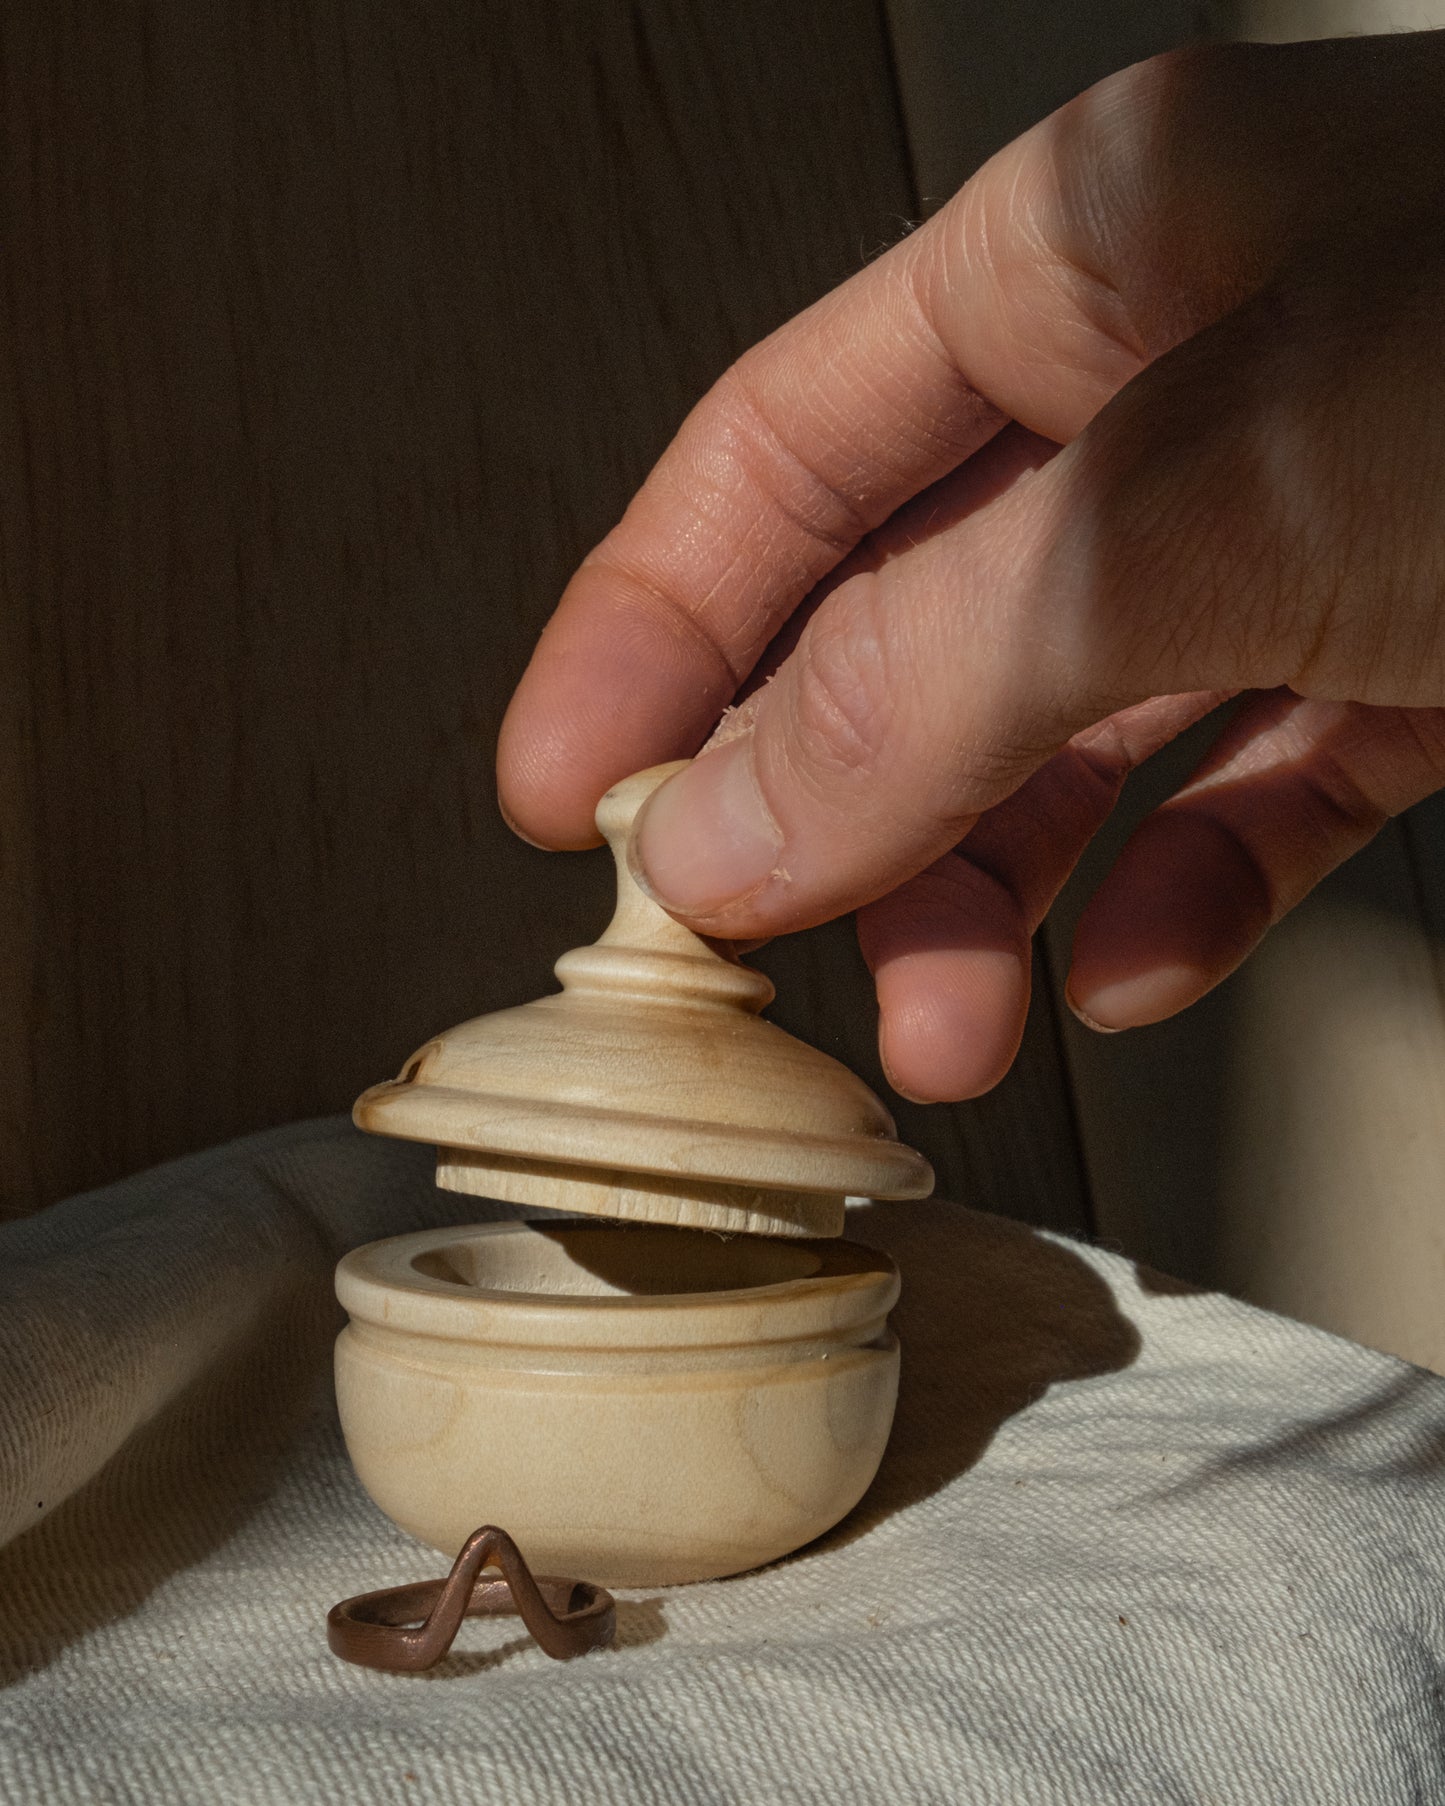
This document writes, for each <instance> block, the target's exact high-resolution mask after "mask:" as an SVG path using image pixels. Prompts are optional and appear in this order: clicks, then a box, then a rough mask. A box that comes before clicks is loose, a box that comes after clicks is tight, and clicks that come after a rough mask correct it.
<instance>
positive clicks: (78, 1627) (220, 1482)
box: [0, 1283, 342, 1687]
mask: <svg viewBox="0 0 1445 1806" xmlns="http://www.w3.org/2000/svg"><path fill="white" fill-rule="evenodd" d="M341 1322H342V1318H341V1317H340V1314H339V1312H338V1311H337V1309H336V1307H335V1305H334V1304H333V1302H332V1301H331V1299H330V1298H329V1297H325V1296H323V1295H321V1294H320V1293H319V1292H318V1291H317V1289H316V1288H315V1286H314V1285H311V1284H310V1283H305V1284H299V1285H298V1286H297V1287H296V1288H294V1289H293V1290H291V1291H289V1292H287V1293H285V1294H283V1295H282V1296H281V1297H280V1298H279V1299H277V1300H274V1301H273V1302H272V1305H271V1307H270V1308H268V1309H267V1310H266V1311H265V1312H263V1313H261V1314H260V1315H259V1317H258V1320H257V1322H256V1323H255V1324H254V1325H253V1326H252V1328H251V1331H250V1332H249V1334H248V1335H247V1337H246V1338H245V1340H244V1341H243V1342H241V1343H239V1344H238V1345H236V1346H235V1347H233V1348H232V1349H231V1351H230V1352H229V1353H228V1355H227V1357H226V1358H225V1359H223V1360H217V1361H216V1362H215V1363H214V1364H213V1365H211V1366H209V1367H208V1368H207V1369H206V1370H205V1372H204V1373H203V1374H202V1375H201V1376H200V1377H199V1378H198V1379H197V1380H195V1381H193V1383H192V1384H191V1385H190V1386H189V1387H188V1388H187V1389H186V1390H185V1391H184V1392H182V1393H181V1394H180V1395H179V1396H177V1397H176V1398H174V1399H172V1400H171V1402H170V1403H169V1404H168V1405H167V1406H166V1407H165V1409H164V1410H162V1411H161V1412H159V1413H158V1415H157V1416H156V1417H154V1418H153V1419H152V1420H151V1421H150V1422H149V1423H148V1424H146V1425H145V1426H144V1428H143V1429H141V1430H139V1431H137V1432H136V1433H135V1434H134V1435H133V1436H132V1437H131V1438H130V1439H129V1441H128V1442H127V1443H126V1445H125V1447H124V1448H123V1449H122V1450H121V1451H120V1452H119V1453H118V1454H117V1455H115V1456H114V1457H113V1458H112V1459H111V1460H110V1461H109V1462H108V1463H107V1464H106V1465H105V1466H104V1467H103V1468H102V1469H101V1470H100V1472H99V1473H97V1474H96V1475H95V1476H94V1478H93V1479H91V1480H90V1481H89V1482H88V1483H87V1484H86V1485H85V1486H83V1487H82V1488H81V1489H80V1490H79V1491H78V1492H76V1493H74V1494H73V1495H72V1496H71V1497H70V1498H68V1499H67V1500H65V1502H64V1503H63V1504H61V1505H58V1506H57V1507H56V1508H55V1510H54V1511H52V1512H51V1513H50V1514H49V1516H48V1517H46V1518H44V1519H43V1520H42V1521H41V1522H40V1523H39V1524H37V1525H36V1526H35V1528H34V1529H33V1530H29V1531H26V1532H24V1533H23V1534H22V1535H20V1536H18V1537H16V1538H15V1539H14V1541H13V1542H11V1543H8V1544H7V1545H6V1546H5V1547H4V1548H3V1549H0V1598H3V1599H4V1600H5V1602H6V1609H5V1611H4V1613H3V1616H0V1687H4V1686H8V1685H11V1684H13V1683H14V1682H15V1681H18V1680H20V1679H22V1678H23V1677H24V1676H25V1675H27V1674H29V1673H33V1672H34V1671H35V1670H36V1669H39V1668H43V1667H45V1666H47V1665H48V1664H49V1663H50V1662H52V1661H53V1660H54V1659H55V1658H56V1656H58V1655H59V1654H60V1653H61V1652H62V1651H63V1650H64V1649H65V1648H66V1646H67V1645H69V1644H71V1643H73V1642H75V1641H77V1640H78V1639H79V1638H81V1637H84V1636H85V1635H86V1634H87V1633H88V1632H90V1631H93V1630H95V1629H97V1628H99V1627H100V1626H101V1625H104V1624H109V1623H112V1622H114V1621H115V1620H116V1619H117V1618H121V1617H123V1616H125V1615H126V1614H127V1613H129V1612H133V1611H135V1610H136V1609H137V1608H138V1607H139V1606H140V1605H142V1604H143V1603H144V1601H145V1600H146V1598H147V1597H148V1596H149V1595H150V1594H151V1593H152V1592H153V1591H154V1590H155V1588H156V1587H158V1586H160V1585H161V1584H163V1583H164V1581H165V1580H166V1579H167V1578H168V1577H169V1576H170V1575H172V1574H174V1573H176V1572H177V1571H178V1570H180V1569H182V1568H186V1567H190V1566H192V1565H194V1564H195V1563H196V1562H199V1561H201V1560H202V1559H203V1558H204V1557H205V1556H207V1555H209V1554H210V1553H211V1552H212V1551H213V1550H215V1549H216V1548H218V1547H219V1546H220V1545H221V1544H222V1543H224V1542H225V1541H226V1539H227V1538H228V1537H229V1536H230V1535H231V1534H232V1533H233V1532H234V1531H235V1530H236V1529H237V1528H238V1527H239V1526H240V1525H241V1524H242V1523H243V1522H244V1521H245V1520H246V1519H247V1518H249V1517H250V1516H251V1515H252V1513H253V1512H254V1511H255V1510H256V1509H257V1508H258V1507H259V1506H260V1505H261V1504H262V1503H263V1502H264V1500H265V1498H266V1497H267V1495H268V1493H269V1492H270V1490H271V1486H272V1482H273V1480H274V1477H275V1475H276V1472H277V1471H278V1469H279V1468H280V1466H281V1464H282V1462H283V1461H284V1459H285V1457H286V1454H287V1452H288V1451H289V1449H290V1448H291V1447H292V1446H293V1444H294V1442H295V1439H296V1435H297V1433H298V1431H299V1429H300V1427H301V1425H302V1423H303V1422H304V1420H305V1418H306V1416H307V1414H308V1412H309V1411H310V1410H311V1409H312V1407H313V1406H314V1405H315V1403H316V1402H317V1400H318V1398H319V1396H320V1388H321V1386H322V1385H323V1384H324V1383H325V1376H326V1373H327V1356H328V1353H329V1350H330V1346H331V1343H332V1341H333V1340H334V1338H335V1336H336V1332H337V1330H338V1329H339V1328H340V1326H341ZM178 1495H179V1496H181V1497H182V1498H183V1503H184V1509H177V1498H178Z"/></svg>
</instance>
